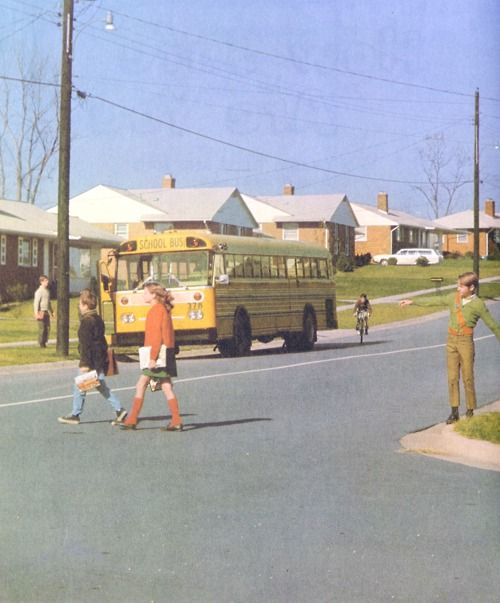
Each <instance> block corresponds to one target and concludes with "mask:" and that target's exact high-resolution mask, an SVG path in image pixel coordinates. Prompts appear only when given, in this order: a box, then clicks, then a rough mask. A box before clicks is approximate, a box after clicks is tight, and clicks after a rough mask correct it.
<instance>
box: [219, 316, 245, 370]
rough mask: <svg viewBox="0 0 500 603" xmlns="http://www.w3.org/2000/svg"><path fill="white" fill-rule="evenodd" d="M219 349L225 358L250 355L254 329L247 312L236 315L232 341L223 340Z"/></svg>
mask: <svg viewBox="0 0 500 603" xmlns="http://www.w3.org/2000/svg"><path fill="white" fill-rule="evenodd" d="M217 347H218V348H219V352H220V353H221V354H222V356H224V357H229V358H232V357H235V356H245V355H246V354H248V352H249V351H250V348H251V347H252V327H251V325H250V318H249V317H248V314H247V313H246V312H245V311H243V310H239V311H238V312H237V313H236V314H235V316H234V322H233V336H232V337H231V339H221V340H220V341H219V342H218V344H217Z"/></svg>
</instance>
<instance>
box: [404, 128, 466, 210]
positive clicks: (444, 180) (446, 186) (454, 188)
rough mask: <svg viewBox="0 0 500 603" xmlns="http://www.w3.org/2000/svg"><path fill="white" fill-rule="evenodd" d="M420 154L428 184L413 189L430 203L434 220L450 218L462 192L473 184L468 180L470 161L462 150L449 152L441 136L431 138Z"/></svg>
mask: <svg viewBox="0 0 500 603" xmlns="http://www.w3.org/2000/svg"><path fill="white" fill-rule="evenodd" d="M419 154H420V159H421V162H422V169H423V171H424V174H425V177H426V183H425V184H422V185H419V186H415V187H414V188H415V189H416V190H418V191H419V192H421V193H422V195H423V196H424V197H425V199H426V200H427V203H428V205H429V208H430V210H431V213H432V218H439V217H441V216H447V215H448V214H449V213H450V212H451V211H452V210H453V207H454V203H455V202H456V195H457V192H458V191H459V189H460V188H462V187H463V186H465V185H466V184H470V183H471V180H470V179H468V180H467V179H466V178H465V168H466V165H467V163H468V162H469V160H468V158H467V156H466V155H465V153H464V152H463V151H461V150H458V151H456V152H455V153H451V152H448V150H447V148H446V143H445V139H444V136H443V135H442V134H441V135H438V136H435V137H432V138H429V139H428V140H427V143H426V146H425V148H423V149H421V150H420V152H419ZM471 169H472V168H471Z"/></svg>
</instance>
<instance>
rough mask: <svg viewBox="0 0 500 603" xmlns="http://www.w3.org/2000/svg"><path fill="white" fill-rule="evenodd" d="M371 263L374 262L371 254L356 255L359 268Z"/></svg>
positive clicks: (355, 260)
mask: <svg viewBox="0 0 500 603" xmlns="http://www.w3.org/2000/svg"><path fill="white" fill-rule="evenodd" d="M371 261H372V254H371V253H361V254H356V257H355V258H354V263H355V264H356V266H358V267H361V266H366V265H367V264H369V263H370V262H371Z"/></svg>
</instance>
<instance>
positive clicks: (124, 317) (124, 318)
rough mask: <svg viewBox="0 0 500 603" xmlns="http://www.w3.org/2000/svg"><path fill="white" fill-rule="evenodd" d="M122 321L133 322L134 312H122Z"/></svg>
mask: <svg viewBox="0 0 500 603" xmlns="http://www.w3.org/2000/svg"><path fill="white" fill-rule="evenodd" d="M122 322H123V323H125V324H129V323H132V322H135V316H134V314H122Z"/></svg>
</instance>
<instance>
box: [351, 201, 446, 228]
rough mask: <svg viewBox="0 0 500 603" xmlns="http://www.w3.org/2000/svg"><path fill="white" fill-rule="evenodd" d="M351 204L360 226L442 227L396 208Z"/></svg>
mask: <svg viewBox="0 0 500 603" xmlns="http://www.w3.org/2000/svg"><path fill="white" fill-rule="evenodd" d="M351 206H352V209H353V211H354V213H355V214H356V218H357V220H358V222H359V225H360V226H410V227H412V228H421V229H425V230H441V229H442V228H440V225H438V224H436V222H435V221H432V220H425V219H424V218H418V217H417V216H412V215H411V214H407V213H405V212H403V211H399V210H397V209H391V210H390V211H388V212H386V211H383V210H381V209H378V208H377V207H375V206H373V205H365V204H364V203H351ZM443 227H444V225H443ZM447 228H448V227H446V229H447Z"/></svg>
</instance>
